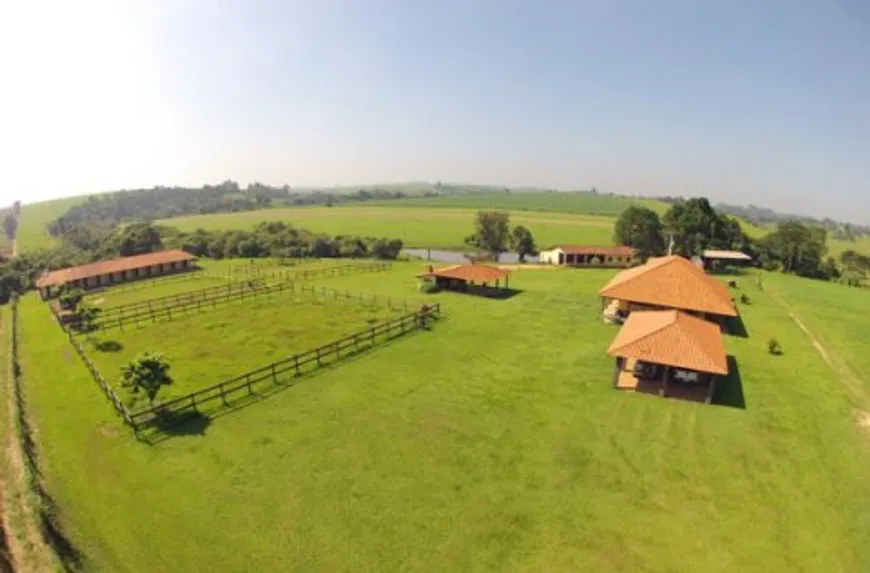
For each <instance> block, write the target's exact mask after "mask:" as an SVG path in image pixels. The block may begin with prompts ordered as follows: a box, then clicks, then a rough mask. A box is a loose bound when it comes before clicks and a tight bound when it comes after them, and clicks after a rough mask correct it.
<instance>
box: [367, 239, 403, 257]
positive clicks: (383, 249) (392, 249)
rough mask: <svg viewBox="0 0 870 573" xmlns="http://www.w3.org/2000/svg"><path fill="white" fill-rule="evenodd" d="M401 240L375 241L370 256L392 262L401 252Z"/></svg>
mask: <svg viewBox="0 0 870 573" xmlns="http://www.w3.org/2000/svg"><path fill="white" fill-rule="evenodd" d="M403 246H404V244H403V243H402V241H401V239H376V240H375V241H374V242H373V243H372V246H371V253H372V256H374V257H375V258H378V259H389V260H393V259H395V258H396V257H398V256H399V253H401V252H402V247H403Z"/></svg>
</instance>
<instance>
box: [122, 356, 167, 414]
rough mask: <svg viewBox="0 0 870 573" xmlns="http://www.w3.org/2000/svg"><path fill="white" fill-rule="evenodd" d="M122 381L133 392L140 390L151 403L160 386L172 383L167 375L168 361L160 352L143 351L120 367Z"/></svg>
mask: <svg viewBox="0 0 870 573" xmlns="http://www.w3.org/2000/svg"><path fill="white" fill-rule="evenodd" d="M121 374H122V376H123V383H124V385H125V386H127V387H129V388H130V389H131V390H132V392H133V393H137V392H139V391H140V390H141V391H143V392H145V395H146V396H148V402H149V403H151V404H153V403H154V398H156V397H157V393H158V392H159V391H160V388H161V387H162V386H166V385H169V384H172V378H170V376H169V361H168V360H166V358H165V357H164V356H163V355H162V354H155V353H153V352H143V353H141V354H139V355H138V356H137V357H136V358H134V359H133V360H131V361H130V362H129V363H128V364H126V365H124V366H123V367H122V368H121Z"/></svg>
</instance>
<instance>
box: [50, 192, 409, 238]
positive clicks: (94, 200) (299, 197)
mask: <svg viewBox="0 0 870 573" xmlns="http://www.w3.org/2000/svg"><path fill="white" fill-rule="evenodd" d="M406 196H407V195H406V194H405V193H404V192H402V191H393V190H383V189H377V188H375V189H360V190H358V191H356V192H354V193H336V192H332V191H294V190H293V189H291V188H290V186H289V185H282V186H280V187H273V186H270V185H264V184H262V183H251V184H250V185H248V186H247V187H246V188H244V189H242V188H241V187H240V186H239V184H238V183H236V182H235V181H231V180H227V181H224V182H223V183H221V184H219V185H203V186H202V187H193V188H191V187H154V188H153V189H135V190H129V191H128V190H124V191H116V192H112V193H106V194H103V195H92V196H90V197H88V199H87V200H85V201H84V202H83V203H81V204H79V205H75V206H73V207H70V208H69V209H68V210H67V211H66V213H64V214H63V215H61V216H60V217H58V218H57V219H56V220H54V221H52V222H51V223H49V224H48V227H47V230H48V233H49V234H50V235H52V236H54V237H60V236H62V235H65V234H68V233H70V232H71V230H73V229H75V228H76V227H77V226H81V225H88V226H97V227H102V228H111V227H113V226H114V225H115V224H117V223H122V222H128V221H155V220H157V219H168V218H171V217H180V216H183V215H201V214H206V213H226V212H237V211H253V210H257V209H265V208H269V207H278V206H299V205H325V206H332V205H335V204H338V203H345V202H360V201H372V200H385V199H401V198H403V197H406Z"/></svg>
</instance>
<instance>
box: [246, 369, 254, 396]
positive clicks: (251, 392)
mask: <svg viewBox="0 0 870 573" xmlns="http://www.w3.org/2000/svg"><path fill="white" fill-rule="evenodd" d="M245 381H246V382H247V384H248V395H251V394H253V393H254V388H253V387H252V386H251V375H250V374H245Z"/></svg>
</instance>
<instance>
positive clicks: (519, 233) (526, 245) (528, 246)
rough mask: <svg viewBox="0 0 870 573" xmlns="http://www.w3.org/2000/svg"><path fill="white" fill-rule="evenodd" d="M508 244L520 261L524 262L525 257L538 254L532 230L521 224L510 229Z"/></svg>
mask: <svg viewBox="0 0 870 573" xmlns="http://www.w3.org/2000/svg"><path fill="white" fill-rule="evenodd" d="M510 245H511V249H513V250H514V251H515V252H516V253H517V255H519V259H520V262H521V263H524V262H526V257H528V256H532V257H533V256H535V255H537V254H538V247H537V245H535V237H534V236H533V235H532V232H531V231H530V230H528V229H527V228H526V227H524V226H522V225H517V226H516V227H514V228H513V230H512V231H511V236H510Z"/></svg>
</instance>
